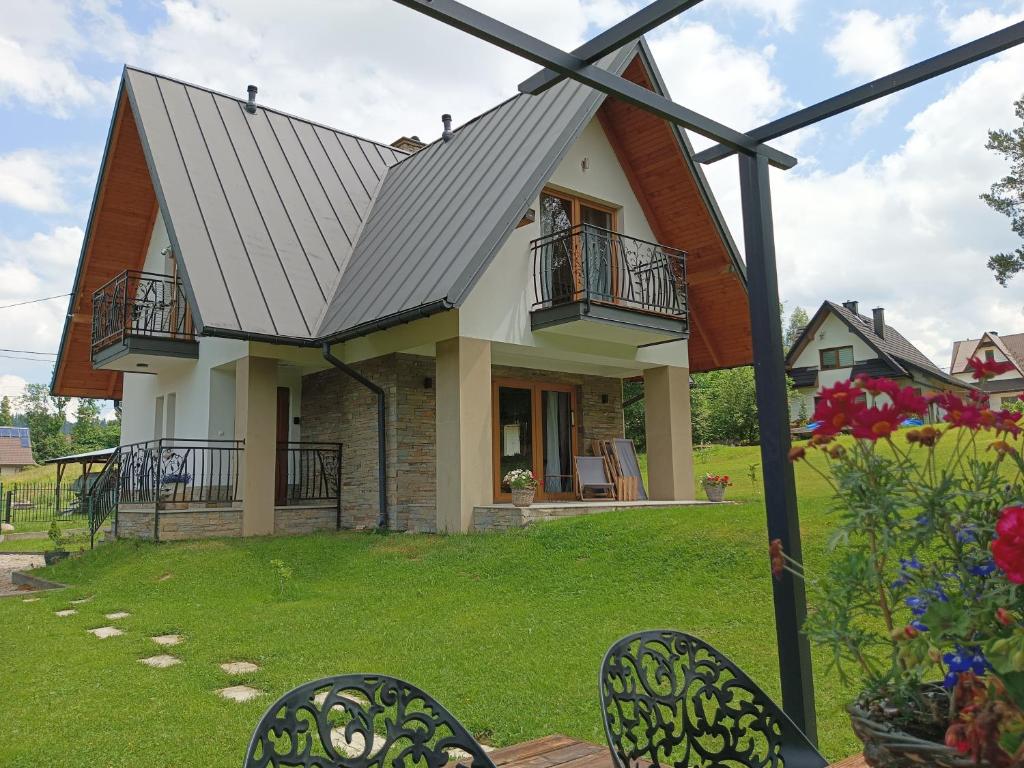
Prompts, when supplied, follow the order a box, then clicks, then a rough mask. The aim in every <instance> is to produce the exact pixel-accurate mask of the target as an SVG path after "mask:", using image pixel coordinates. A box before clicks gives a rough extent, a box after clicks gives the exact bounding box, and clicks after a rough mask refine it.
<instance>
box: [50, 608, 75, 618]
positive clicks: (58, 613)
mask: <svg viewBox="0 0 1024 768" xmlns="http://www.w3.org/2000/svg"><path fill="white" fill-rule="evenodd" d="M76 613H78V611H76V610H75V609H74V608H65V609H64V610H63V611H54V612H53V615H54V616H60V617H61V618H64V617H65V616H74V615H75V614H76Z"/></svg>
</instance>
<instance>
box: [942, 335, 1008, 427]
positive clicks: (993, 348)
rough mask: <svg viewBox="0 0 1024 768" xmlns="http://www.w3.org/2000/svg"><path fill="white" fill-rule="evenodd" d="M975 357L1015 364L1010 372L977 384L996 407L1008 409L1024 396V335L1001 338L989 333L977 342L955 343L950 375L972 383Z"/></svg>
mask: <svg viewBox="0 0 1024 768" xmlns="http://www.w3.org/2000/svg"><path fill="white" fill-rule="evenodd" d="M972 357H977V358H979V359H981V360H987V361H989V362H999V363H1007V362H1008V363H1011V364H1012V365H1013V368H1012V369H1011V370H1009V371H1006V372H1005V373H1001V374H999V375H998V376H995V377H993V378H991V379H989V380H988V381H982V382H980V383H978V386H979V387H980V388H981V389H982V391H984V392H987V393H988V395H989V398H990V402H991V404H992V407H993V408H1006V407H1009V406H1010V405H1012V404H1013V403H1015V402H1016V401H1018V400H1019V399H1020V398H1021V397H1024V333H1010V334H1003V335H1000V334H999V333H997V332H996V331H986V332H985V333H983V334H982V335H981V337H980V338H977V339H963V340H961V341H954V342H953V356H952V358H951V359H950V363H949V372H950V373H951V374H952V375H953V376H955V377H956V378H958V379H960V380H962V381H971V382H972V383H973V379H972V378H971V376H972V372H971V369H970V368H969V367H968V366H967V361H968V360H969V359H970V358H972Z"/></svg>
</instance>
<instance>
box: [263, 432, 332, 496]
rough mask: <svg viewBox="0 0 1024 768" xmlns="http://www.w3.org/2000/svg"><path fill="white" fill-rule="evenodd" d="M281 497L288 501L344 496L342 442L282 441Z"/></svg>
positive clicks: (278, 460)
mask: <svg viewBox="0 0 1024 768" xmlns="http://www.w3.org/2000/svg"><path fill="white" fill-rule="evenodd" d="M277 454H278V455H277V471H278V480H277V485H278V489H279V492H278V495H279V500H282V499H283V500H284V502H285V503H286V504H301V503H302V502H307V501H337V500H338V499H340V498H341V444H340V443H310V442H305V443H302V442H298V443H279V444H278V446H277Z"/></svg>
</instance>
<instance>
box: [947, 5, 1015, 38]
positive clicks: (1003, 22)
mask: <svg viewBox="0 0 1024 768" xmlns="http://www.w3.org/2000/svg"><path fill="white" fill-rule="evenodd" d="M1022 19H1024V5H1021V6H1020V7H1019V8H1018V9H1017V10H1016V11H1012V12H1010V13H1006V14H1001V13H995V12H993V11H991V10H990V9H988V8H979V9H978V10H976V11H972V12H971V13H968V14H966V15H965V16H956V17H950V16H948V15H947V14H946V13H945V12H943V13H942V15H941V16H940V22H941V23H942V27H943V28H944V29H945V30H946V35H947V37H948V39H949V42H950V43H951V44H953V45H963V44H964V43H969V42H970V41H972V40H977V39H978V38H979V37H984V36H985V35H989V34H992V33H993V32H996V31H998V30H1000V29H1002V28H1003V27H1008V26H1009V25H1010V24H1014V23H1016V22H1018V21H1021V20H1022Z"/></svg>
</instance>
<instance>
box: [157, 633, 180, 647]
mask: <svg viewBox="0 0 1024 768" xmlns="http://www.w3.org/2000/svg"><path fill="white" fill-rule="evenodd" d="M149 639H150V640H152V641H153V642H154V643H156V644H157V645H177V644H178V643H180V642H181V641H182V640H184V639H185V638H183V637H182V636H181V635H157V636H156V637H151V638H149Z"/></svg>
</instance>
